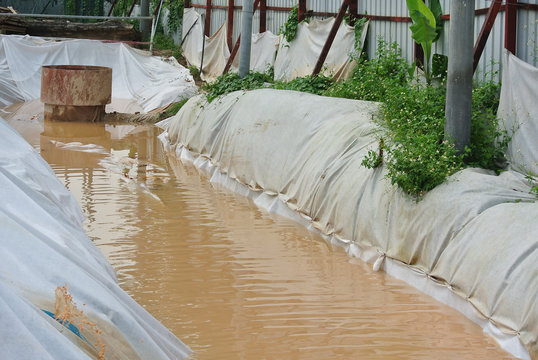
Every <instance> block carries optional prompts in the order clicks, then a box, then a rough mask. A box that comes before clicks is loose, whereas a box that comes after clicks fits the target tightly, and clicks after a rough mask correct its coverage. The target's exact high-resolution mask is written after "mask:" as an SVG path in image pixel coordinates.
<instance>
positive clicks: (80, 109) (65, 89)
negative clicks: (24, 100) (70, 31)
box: [41, 65, 112, 122]
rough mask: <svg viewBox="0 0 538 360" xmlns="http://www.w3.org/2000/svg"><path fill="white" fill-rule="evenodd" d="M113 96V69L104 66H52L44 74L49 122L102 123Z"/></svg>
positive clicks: (43, 87)
mask: <svg viewBox="0 0 538 360" xmlns="http://www.w3.org/2000/svg"><path fill="white" fill-rule="evenodd" d="M111 95H112V69H111V68H109V67H103V66H86V65H49V66H43V67H42V71H41V102H43V103H44V104H45V112H44V118H45V120H58V121H86V122H95V121H101V120H102V119H103V118H104V116H105V106H106V104H110V100H111Z"/></svg>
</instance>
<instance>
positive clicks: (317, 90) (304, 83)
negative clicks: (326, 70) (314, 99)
mask: <svg viewBox="0 0 538 360" xmlns="http://www.w3.org/2000/svg"><path fill="white" fill-rule="evenodd" d="M331 85H332V81H331V78H329V77H327V76H323V75H318V76H305V77H302V78H296V79H294V80H292V81H290V82H276V83H275V84H274V85H273V86H272V87H273V88H275V89H282V90H296V91H302V92H307V93H311V94H316V95H321V94H322V93H323V92H324V91H326V90H327V89H328V88H329V87H330V86H331Z"/></svg>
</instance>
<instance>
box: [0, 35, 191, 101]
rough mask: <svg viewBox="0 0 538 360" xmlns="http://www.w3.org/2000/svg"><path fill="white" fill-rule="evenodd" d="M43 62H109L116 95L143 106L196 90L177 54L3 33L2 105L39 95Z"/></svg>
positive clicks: (186, 95) (0, 43)
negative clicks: (159, 55)
mask: <svg viewBox="0 0 538 360" xmlns="http://www.w3.org/2000/svg"><path fill="white" fill-rule="evenodd" d="M43 65H94V66H108V67H111V68H112V97H113V98H120V99H134V100H136V102H137V103H138V104H139V105H140V106H141V107H142V108H143V109H144V111H150V110H153V109H155V108H158V107H161V106H164V105H167V104H170V103H173V102H176V101H180V100H182V99H185V98H189V97H191V96H193V95H195V94H196V93H197V92H198V90H197V88H196V85H195V84H194V80H193V78H192V76H191V75H190V72H189V70H188V69H185V68H184V67H182V66H181V65H179V64H178V63H177V61H176V60H175V59H173V58H171V59H167V61H164V60H162V59H160V58H157V57H155V56H150V55H149V53H147V52H144V51H140V50H136V49H133V48H131V47H129V46H127V45H125V44H122V43H103V42H101V41H96V40H79V39H76V40H65V41H46V40H43V39H41V38H34V37H29V36H17V35H0V107H3V106H8V105H11V104H13V103H18V102H23V101H30V100H34V99H38V98H39V96H40V92H41V66H43Z"/></svg>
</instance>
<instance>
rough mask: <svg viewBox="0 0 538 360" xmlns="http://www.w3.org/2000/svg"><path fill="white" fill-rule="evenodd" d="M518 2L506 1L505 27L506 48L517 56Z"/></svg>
mask: <svg viewBox="0 0 538 360" xmlns="http://www.w3.org/2000/svg"><path fill="white" fill-rule="evenodd" d="M517 5H518V3H517V0H506V14H505V16H504V18H505V25H504V47H505V48H506V49H507V50H508V51H510V52H511V53H512V54H514V55H515V54H516V38H517Z"/></svg>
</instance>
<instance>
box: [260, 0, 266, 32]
mask: <svg viewBox="0 0 538 360" xmlns="http://www.w3.org/2000/svg"><path fill="white" fill-rule="evenodd" d="M266 31H267V0H261V1H260V33H264V32H266Z"/></svg>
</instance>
